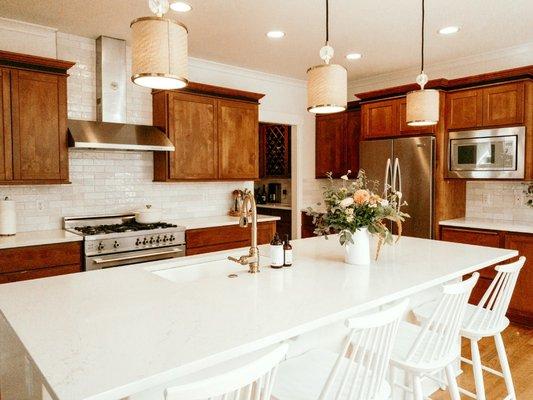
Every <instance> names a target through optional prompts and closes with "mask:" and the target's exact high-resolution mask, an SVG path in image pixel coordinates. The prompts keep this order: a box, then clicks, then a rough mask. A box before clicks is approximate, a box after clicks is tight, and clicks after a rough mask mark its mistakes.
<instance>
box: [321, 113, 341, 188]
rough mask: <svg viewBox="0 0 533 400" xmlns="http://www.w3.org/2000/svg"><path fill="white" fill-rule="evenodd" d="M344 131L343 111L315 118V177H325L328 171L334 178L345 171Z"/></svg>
mask: <svg viewBox="0 0 533 400" xmlns="http://www.w3.org/2000/svg"><path fill="white" fill-rule="evenodd" d="M345 131H346V114H345V113H337V114H329V115H323V116H318V117H317V118H316V136H315V149H316V150H315V176H316V178H325V177H326V176H327V175H326V174H327V173H328V172H331V173H333V176H334V177H336V178H338V177H340V176H341V175H344V174H345V173H346V170H345V166H346V148H345V146H344V136H345Z"/></svg>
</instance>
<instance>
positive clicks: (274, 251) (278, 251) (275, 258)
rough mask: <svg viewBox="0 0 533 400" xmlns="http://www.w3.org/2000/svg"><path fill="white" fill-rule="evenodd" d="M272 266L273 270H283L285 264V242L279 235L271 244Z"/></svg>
mask: <svg viewBox="0 0 533 400" xmlns="http://www.w3.org/2000/svg"><path fill="white" fill-rule="evenodd" d="M270 260H271V261H270V266H271V267H272V268H276V269H277V268H282V267H283V264H284V257H283V242H282V241H281V239H280V238H279V235H278V233H277V232H276V234H275V235H274V238H273V239H272V241H271V242H270Z"/></svg>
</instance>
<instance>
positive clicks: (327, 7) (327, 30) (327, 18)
mask: <svg viewBox="0 0 533 400" xmlns="http://www.w3.org/2000/svg"><path fill="white" fill-rule="evenodd" d="M328 42H329V0H326V45H327V44H328Z"/></svg>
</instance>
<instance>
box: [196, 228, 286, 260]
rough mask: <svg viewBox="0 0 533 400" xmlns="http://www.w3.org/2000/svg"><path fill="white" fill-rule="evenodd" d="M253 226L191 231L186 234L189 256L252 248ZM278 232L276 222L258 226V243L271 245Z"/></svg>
mask: <svg viewBox="0 0 533 400" xmlns="http://www.w3.org/2000/svg"><path fill="white" fill-rule="evenodd" d="M250 231H251V225H250V226H248V227H247V228H241V227H240V226H239V225H228V226H217V227H213V228H201V229H189V230H187V231H186V232H185V240H186V242H187V255H188V256H191V255H194V254H203V253H210V252H213V251H221V250H230V249H236V248H239V247H246V246H250V243H251V232H250ZM275 232H276V221H268V222H259V223H258V224H257V243H258V244H267V243H270V241H271V240H272V237H273V236H274V233H275Z"/></svg>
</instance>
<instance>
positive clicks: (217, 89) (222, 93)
mask: <svg viewBox="0 0 533 400" xmlns="http://www.w3.org/2000/svg"><path fill="white" fill-rule="evenodd" d="M158 92H161V90H153V91H152V94H155V93H158ZM168 92H178V93H193V94H200V95H204V96H214V97H222V98H226V99H234V100H240V101H249V102H253V103H259V100H261V99H262V98H263V97H265V95H264V94H263V93H254V92H247V91H245V90H239V89H232V88H227V87H222V86H214V85H208V84H205V83H199V82H189V84H188V85H187V86H186V87H185V88H183V89H177V90H170V91H168Z"/></svg>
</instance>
